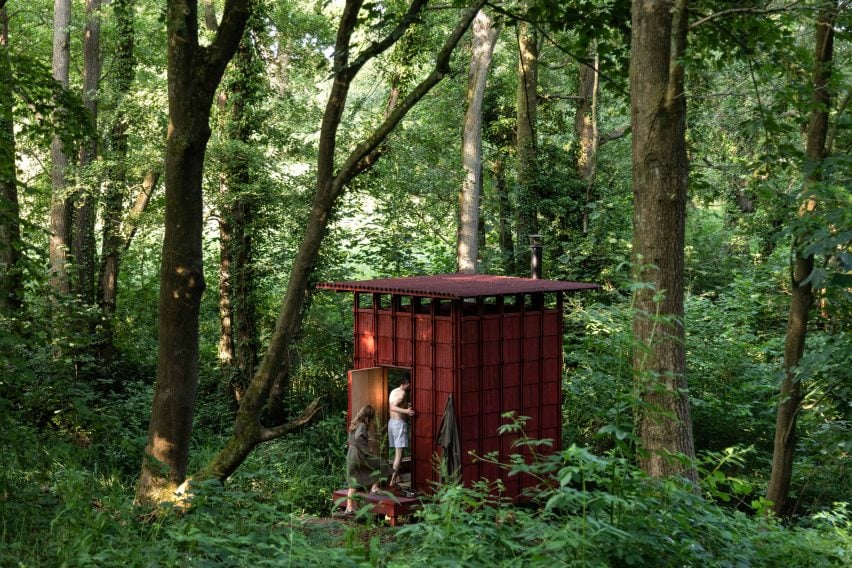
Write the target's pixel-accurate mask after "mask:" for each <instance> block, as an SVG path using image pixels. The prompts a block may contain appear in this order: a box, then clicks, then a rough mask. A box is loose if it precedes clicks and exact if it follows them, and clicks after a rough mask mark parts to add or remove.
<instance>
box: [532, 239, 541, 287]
mask: <svg viewBox="0 0 852 568" xmlns="http://www.w3.org/2000/svg"><path fill="white" fill-rule="evenodd" d="M541 239H542V236H541V235H530V249H531V254H530V278H532V279H533V280H539V279H541V249H542V246H543V245H542V242H541Z"/></svg>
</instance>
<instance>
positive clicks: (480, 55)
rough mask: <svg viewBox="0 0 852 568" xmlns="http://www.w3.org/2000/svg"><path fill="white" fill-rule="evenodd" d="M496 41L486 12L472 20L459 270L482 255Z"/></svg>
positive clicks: (466, 270)
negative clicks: (485, 150)
mask: <svg viewBox="0 0 852 568" xmlns="http://www.w3.org/2000/svg"><path fill="white" fill-rule="evenodd" d="M495 43H497V28H494V27H492V26H491V18H489V17H488V15H487V14H486V13H485V12H484V11H480V12H479V14H477V16H476V19H475V20H474V21H473V39H472V44H473V45H472V53H471V56H470V71H469V73H468V83H467V111H466V112H465V115H464V128H463V133H462V170H463V171H464V180H463V181H462V187H461V191H459V225H458V240H457V252H456V264H457V270H458V271H459V272H462V273H467V274H474V273H475V272H476V263H477V259H478V257H479V202H480V195H481V193H482V99H483V98H484V97H485V85H486V80H487V78H488V69H489V67H491V54H492V53H493V52H494V44H495Z"/></svg>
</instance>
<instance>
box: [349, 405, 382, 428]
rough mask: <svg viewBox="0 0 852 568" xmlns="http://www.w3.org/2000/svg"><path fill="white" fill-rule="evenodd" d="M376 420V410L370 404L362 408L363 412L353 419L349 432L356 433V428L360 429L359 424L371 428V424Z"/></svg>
mask: <svg viewBox="0 0 852 568" xmlns="http://www.w3.org/2000/svg"><path fill="white" fill-rule="evenodd" d="M375 418H376V409H375V408H373V407H372V406H370V405H369V404H365V405H364V406H362V407H361V410H359V411H358V412H357V413H356V414H355V418H353V419H352V424H350V425H349V431H350V432H354V431H355V428H357V427H358V424H364V425H366V426H369V425H370V422H372V421H373V420H374V419H375Z"/></svg>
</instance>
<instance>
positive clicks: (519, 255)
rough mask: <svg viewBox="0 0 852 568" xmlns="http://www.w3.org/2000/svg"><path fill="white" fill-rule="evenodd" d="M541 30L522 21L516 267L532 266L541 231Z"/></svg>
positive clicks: (519, 58)
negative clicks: (532, 246)
mask: <svg viewBox="0 0 852 568" xmlns="http://www.w3.org/2000/svg"><path fill="white" fill-rule="evenodd" d="M537 89H538V34H536V32H535V30H534V29H533V28H532V27H531V26H530V25H529V24H528V23H526V22H518V94H517V125H516V144H517V156H518V172H517V175H518V177H517V179H518V204H517V215H518V223H517V227H516V229H517V233H518V241H517V244H518V247H517V248H516V249H515V256H516V258H515V268H516V269H517V270H523V267H525V266H529V263H530V262H529V261H530V252H529V248H528V247H526V246H524V243H525V242H526V240H527V238H528V237H529V236H530V235H533V234H536V233H538V197H539V196H538V190H537V179H538V169H537V167H536V153H537V152H536V148H537V143H536V115H537V114H538V94H537V92H536V91H537Z"/></svg>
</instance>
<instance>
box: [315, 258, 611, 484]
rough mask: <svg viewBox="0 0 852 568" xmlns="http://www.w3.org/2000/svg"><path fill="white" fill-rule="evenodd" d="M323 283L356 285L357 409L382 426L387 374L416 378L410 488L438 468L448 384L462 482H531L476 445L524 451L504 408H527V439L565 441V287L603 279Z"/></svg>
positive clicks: (457, 277)
mask: <svg viewBox="0 0 852 568" xmlns="http://www.w3.org/2000/svg"><path fill="white" fill-rule="evenodd" d="M318 288H323V289H328V290H337V291H346V292H354V293H355V302H354V312H355V313H354V315H355V337H354V339H355V352H354V366H355V369H354V370H353V371H351V372H350V375H349V381H350V382H349V412H350V416H351V413H352V412H353V411H357V409H358V408H360V406H361V405H363V404H367V403H370V404H373V405H374V407H376V409H377V414H378V415H379V417H378V420H377V422H378V424H379V425H380V427H381V426H382V425H384V426H385V427H386V422H387V396H388V388H389V386H388V381H389V376H390V377H391V378H392V377H393V376H395V375H399V374H402V375H404V376H408V377H410V379H411V390H410V396H411V401H412V404H413V407H414V410H415V412H416V415H415V416H414V417H413V418H412V422H411V438H412V440H411V468H410V474H411V477H410V481H411V486H412V488H413V489H416V490H418V491H424V492H428V491H429V489H430V487H431V484H430V482H431V481H437V480H438V479H439V472H438V471H437V470H436V467H435V456H436V454H441V451H442V448H441V447H440V446H439V445H438V442H437V437H438V431H439V427H440V424H441V420H442V418H443V415H444V411H445V407H446V403H447V399H448V397H449V396H450V395H452V397H453V402H454V408H455V418H456V423H457V428H458V434H459V441H460V446H461V447H460V450H461V451H460V453H461V462H462V463H461V477H462V480H463V481H464V482H465V484H470V483H471V482H473V481H476V480H479V479H482V478H486V479H489V480H497V479H502V481H503V483H504V484H505V486H506V494H507V496H509V497H517V496H518V495H519V494H520V492H521V491H522V490H523V489H524V488H525V487H527V486H529V485H531V484H532V483H533V480H532V478H527V479H524V478H523V477H521V478H518V477H508V476H507V475H506V472H505V471H503V470H502V469H501V468H498V467H497V466H495V465H491V464H488V463H485V462H482V461H477V460H475V459H474V458H472V457H471V455H470V452H471V451H473V452H475V453H476V454H477V455H479V456H483V455H485V454H487V453H489V452H494V451H496V452H499V455H500V459H501V461H504V462H505V461H506V460H507V457H508V456H509V455H511V454H513V453H519V450H518V449H513V448H512V442H513V441H514V440H515V439H516V436H511V435H503V436H500V435H498V432H497V430H498V428H499V427H500V425H501V424H502V419H501V415H502V414H503V413H505V412H509V411H514V412H515V413H516V414H517V415H519V416H527V417H529V419H528V421H527V422H526V426H525V428H524V430H525V432H526V434H527V435H528V436H529V437H530V438H538V439H543V438H549V439H552V440H553V441H554V446H553V448H560V447H561V424H562V389H561V378H562V299H563V294H564V293H565V292H574V291H578V290H588V289H592V288H598V286H597V285H596V284H586V283H579V282H565V281H556V280H541V279H531V278H515V277H507V276H491V275H483V274H441V275H434V276H414V277H408V278H384V279H377V280H364V281H351V282H328V283H323V284H320V285H319V286H318ZM391 386H395V385H391ZM379 434H380V437H381V433H379Z"/></svg>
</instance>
